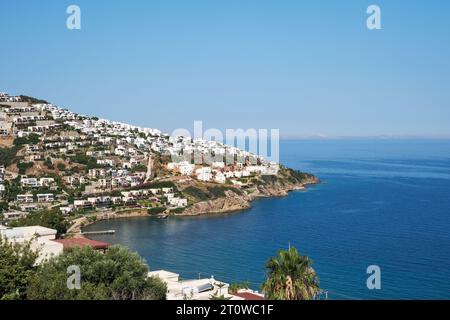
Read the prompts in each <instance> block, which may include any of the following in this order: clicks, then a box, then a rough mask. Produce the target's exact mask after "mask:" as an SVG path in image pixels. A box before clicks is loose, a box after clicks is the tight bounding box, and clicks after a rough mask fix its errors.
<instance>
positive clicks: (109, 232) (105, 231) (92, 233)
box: [80, 230, 116, 236]
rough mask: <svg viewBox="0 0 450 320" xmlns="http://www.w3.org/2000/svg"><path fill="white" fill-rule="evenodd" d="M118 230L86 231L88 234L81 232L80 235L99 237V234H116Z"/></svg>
mask: <svg viewBox="0 0 450 320" xmlns="http://www.w3.org/2000/svg"><path fill="white" fill-rule="evenodd" d="M115 233H116V230H99V231H86V232H81V233H80V234H82V235H86V236H88V235H96V234H97V235H99V234H115Z"/></svg>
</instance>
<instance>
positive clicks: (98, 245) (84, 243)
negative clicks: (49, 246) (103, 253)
mask: <svg viewBox="0 0 450 320" xmlns="http://www.w3.org/2000/svg"><path fill="white" fill-rule="evenodd" d="M53 241H55V242H59V243H61V244H62V245H63V246H64V249H68V248H73V247H80V248H83V247H92V248H94V249H96V250H98V249H106V248H108V247H109V246H110V245H111V244H109V243H106V242H101V241H96V240H91V239H88V238H85V237H79V238H69V239H58V240H53Z"/></svg>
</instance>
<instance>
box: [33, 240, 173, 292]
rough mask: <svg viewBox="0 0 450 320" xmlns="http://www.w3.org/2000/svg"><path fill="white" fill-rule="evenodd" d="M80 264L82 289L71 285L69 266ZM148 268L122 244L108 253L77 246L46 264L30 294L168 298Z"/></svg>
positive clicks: (37, 276) (42, 267)
mask: <svg viewBox="0 0 450 320" xmlns="http://www.w3.org/2000/svg"><path fill="white" fill-rule="evenodd" d="M74 265H75V266H78V267H79V268H80V272H81V283H80V289H79V290H77V289H72V290H70V289H68V288H67V279H68V275H67V268H68V267H69V266H74ZM147 274H148V267H147V265H146V263H145V261H144V260H142V258H141V257H140V256H139V255H138V254H137V253H132V252H130V251H129V250H128V249H126V248H124V247H121V246H113V247H110V248H109V249H108V250H107V251H106V252H105V253H101V252H98V251H95V250H94V249H92V248H90V247H86V248H83V249H81V248H74V249H70V250H68V251H65V252H64V253H63V254H62V255H60V256H58V257H56V258H53V259H50V260H49V261H47V262H45V263H44V264H42V265H41V266H40V267H39V269H38V270H37V272H36V273H35V274H34V276H33V277H32V279H31V281H30V284H29V286H28V290H27V297H28V298H29V299H32V300H79V299H83V300H164V299H165V298H166V292H167V288H166V285H165V283H163V282H162V281H161V280H160V279H158V278H153V277H150V278H149V277H147Z"/></svg>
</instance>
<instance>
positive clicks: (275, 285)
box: [262, 247, 320, 300]
mask: <svg viewBox="0 0 450 320" xmlns="http://www.w3.org/2000/svg"><path fill="white" fill-rule="evenodd" d="M311 265H312V261H311V259H309V258H308V257H307V256H302V255H300V254H299V253H298V251H297V249H296V248H294V247H289V249H288V250H281V251H279V252H278V256H277V257H275V258H271V259H269V261H267V264H266V269H267V280H266V282H265V283H263V285H262V291H263V292H265V294H266V295H267V297H268V298H269V299H271V300H311V299H314V298H315V297H316V295H317V294H319V292H320V288H319V278H318V277H317V275H316V272H315V271H314V269H313V268H312V267H311Z"/></svg>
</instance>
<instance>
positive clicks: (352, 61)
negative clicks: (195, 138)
mask: <svg viewBox="0 0 450 320" xmlns="http://www.w3.org/2000/svg"><path fill="white" fill-rule="evenodd" d="M70 4H76V5H78V6H80V8H81V12H82V17H81V27H82V29H81V30H73V31H70V30H68V29H67V28H66V19H67V17H68V14H67V13H66V8H67V7H68V6H69V5H70ZM371 4H377V5H379V6H380V7H381V12H382V30H372V31H370V30H368V29H367V28H366V19H367V16H368V15H367V14H366V9H367V7H368V6H369V5H371ZM449 15H450V2H449V1H442V0H439V1H425V0H418V1H406V0H405V1H401V0H396V1H392V0H389V1H379V0H377V1H375V0H369V1H363V0H358V1H357V0H346V1H335V0H328V1H313V0H310V1H301V0H292V1H290V0H271V1H265V0H158V1H156V0H150V1H138V0H134V1H133V0H127V1H125V0H114V1H107V0H95V1H92V0H89V1H87V0H71V1H65V0H58V1H55V0H43V1H28V0H0V39H1V40H0V41H1V45H0V91H8V92H9V93H11V94H27V95H33V96H37V97H42V98H46V99H47V100H49V101H51V102H53V103H55V104H57V105H59V106H62V107H70V108H71V109H72V110H74V111H76V112H79V113H83V114H90V115H97V116H100V117H104V118H108V119H112V120H121V121H124V122H130V123H132V124H136V125H142V126H147V127H155V128H160V129H162V130H164V131H167V132H171V131H172V130H173V129H175V128H187V129H189V130H192V127H193V121H194V120H202V121H203V122H204V127H206V128H219V129H224V128H267V129H271V128H279V129H280V130H281V135H282V136H284V137H296V136H316V135H325V136H374V135H449V136H450V22H449V21H450V20H449Z"/></svg>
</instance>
